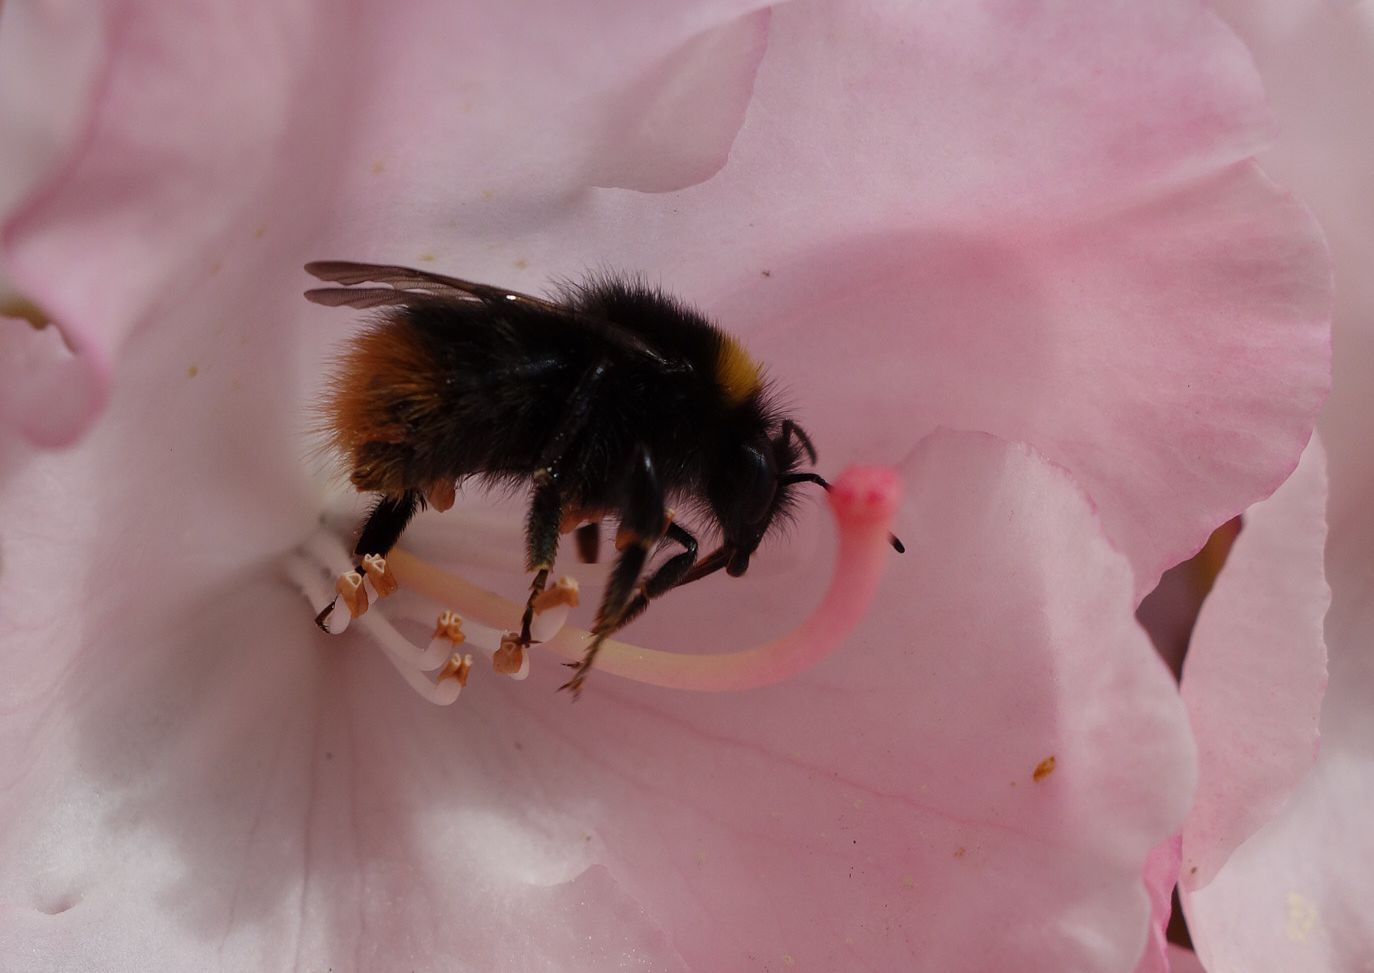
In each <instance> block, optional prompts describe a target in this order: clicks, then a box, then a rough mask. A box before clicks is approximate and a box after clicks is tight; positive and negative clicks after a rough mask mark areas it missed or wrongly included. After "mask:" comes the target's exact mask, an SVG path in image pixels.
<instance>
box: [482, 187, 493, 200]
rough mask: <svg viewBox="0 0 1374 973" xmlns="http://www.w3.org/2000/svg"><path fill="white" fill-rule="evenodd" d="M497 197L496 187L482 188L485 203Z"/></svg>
mask: <svg viewBox="0 0 1374 973" xmlns="http://www.w3.org/2000/svg"><path fill="white" fill-rule="evenodd" d="M495 197H496V190H494V189H484V190H482V202H484V203H488V202H491V200H493V199H494V198H495Z"/></svg>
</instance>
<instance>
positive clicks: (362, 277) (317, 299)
mask: <svg viewBox="0 0 1374 973" xmlns="http://www.w3.org/2000/svg"><path fill="white" fill-rule="evenodd" d="M305 271H306V273H308V274H310V275H311V276H312V277H317V278H319V279H320V280H323V281H328V282H330V283H333V284H340V285H342V286H340V287H314V288H311V289H310V290H308V291H306V292H305V298H306V300H308V301H312V302H314V303H315V304H323V305H325V306H326V307H354V308H359V309H366V308H371V307H404V306H407V305H415V304H422V303H427V302H429V301H432V300H434V299H436V298H439V299H442V300H450V301H452V300H457V301H470V302H473V303H483V304H501V303H507V302H509V303H512V304H519V305H522V306H524V307H527V308H531V309H534V310H538V311H543V312H545V313H549V314H557V315H558V316H559V317H563V318H567V319H568V321H569V322H570V323H576V324H578V325H580V326H582V327H585V328H589V329H590V330H593V331H596V332H597V333H598V334H600V335H601V336H602V337H603V338H605V339H606V340H608V341H611V342H612V343H614V344H616V345H619V346H620V347H621V348H624V349H625V350H627V351H631V352H634V353H635V354H638V355H643V356H646V357H648V358H651V359H653V360H654V361H655V362H658V363H660V364H663V365H666V364H667V362H666V361H665V360H664V359H663V358H662V356H660V355H659V354H658V353H657V352H655V351H654V350H653V349H652V348H650V347H649V346H648V345H646V344H645V343H644V342H643V341H641V340H640V339H639V338H638V337H636V336H635V335H633V334H631V333H629V332H628V331H625V330H624V329H623V328H618V327H616V326H615V325H614V324H612V323H610V322H609V321H603V320H601V319H600V318H594V317H589V316H588V315H585V314H582V313H579V312H578V311H577V310H575V309H573V308H570V307H568V306H566V305H564V304H557V303H555V302H553V301H546V300H544V299H543V298H541V297H533V296H531V295H529V294H521V293H520V292H519V291H511V290H506V289H504V288H500V287H492V286H490V285H489V284H477V283H474V282H472V281H470V280H460V279H458V278H457V277H446V276H445V275H443V274H432V273H430V272H429V271H427V270H415V269H413V268H411V267H397V266H395V265H392V264H361V263H353V262H352V261H349V260H312V261H311V262H310V263H308V264H306V265H305ZM356 284H385V285H387V286H385V287H355V286H354V285H356Z"/></svg>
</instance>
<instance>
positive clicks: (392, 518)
mask: <svg viewBox="0 0 1374 973" xmlns="http://www.w3.org/2000/svg"><path fill="white" fill-rule="evenodd" d="M420 502H421V497H420V491H419V490H407V491H406V492H405V493H402V494H401V495H400V496H399V497H391V496H383V497H382V498H381V499H379V500H378V501H377V504H376V506H374V507H373V508H372V512H371V513H370V514H368V515H367V520H366V521H364V522H363V529H362V531H361V532H360V533H359V534H358V543H357V544H355V545H354V546H353V556H354V557H365V556H367V555H368V554H380V555H382V556H383V557H385V556H386V554H387V552H388V551H390V550H391V549H392V548H393V547H395V546H396V542H397V541H399V540H400V539H401V535H402V534H403V533H405V529H406V527H407V526H408V525H409V524H410V519H411V518H412V517H414V516H415V512H416V511H417V510H419V509H420ZM358 570H360V571H361V570H362V568H361V567H360V568H359V569H358Z"/></svg>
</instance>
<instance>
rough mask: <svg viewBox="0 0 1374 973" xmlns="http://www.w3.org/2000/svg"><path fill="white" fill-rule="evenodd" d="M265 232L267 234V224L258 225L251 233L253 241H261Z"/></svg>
mask: <svg viewBox="0 0 1374 973" xmlns="http://www.w3.org/2000/svg"><path fill="white" fill-rule="evenodd" d="M266 232H267V224H266V223H263V224H261V225H259V226H258V228H257V229H256V230H254V231H253V239H254V240H261V239H262V236H263V234H264V233H266Z"/></svg>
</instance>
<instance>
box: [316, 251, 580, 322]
mask: <svg viewBox="0 0 1374 973" xmlns="http://www.w3.org/2000/svg"><path fill="white" fill-rule="evenodd" d="M305 271H306V273H308V274H310V275H311V276H312V277H318V278H319V279H320V280H324V281H329V282H330V283H333V284H342V285H343V286H342V287H316V288H313V289H311V290H308V291H306V292H305V296H306V299H307V300H311V301H314V302H315V303H316V304H325V305H328V306H329V307H340V306H344V305H347V306H348V307H377V306H379V305H382V304H386V303H388V302H387V301H385V300H382V299H381V297H382V295H384V294H390V295H392V298H393V299H392V300H391V301H390V302H389V303H393V304H404V303H406V302H407V300H408V298H407V295H414V293H415V292H416V291H418V292H420V296H422V297H424V296H433V297H446V298H449V299H457V300H466V301H486V302H500V301H513V302H516V303H519V304H523V305H525V306H526V307H536V308H539V309H540V310H541V311H555V312H559V313H562V314H567V313H569V309H568V308H565V307H564V306H563V305H561V304H555V303H554V302H553V301H546V300H544V299H543V298H539V297H533V296H531V295H529V294H521V293H519V292H518V291H509V290H504V289H502V288H500V287H491V286H490V285H487V284H477V283H473V282H472V281H470V280H459V279H458V278H457V277H446V276H444V275H443V274H432V273H430V272H429V271H426V270H414V269H412V268H410V267H396V266H392V265H390V264H360V263H353V262H351V261H348V260H313V261H311V262H310V263H308V264H306V265H305ZM355 284H386V285H387V286H386V287H364V288H358V289H357V290H354V289H352V288H353V285H355ZM354 295H357V300H359V301H362V302H364V303H354Z"/></svg>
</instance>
